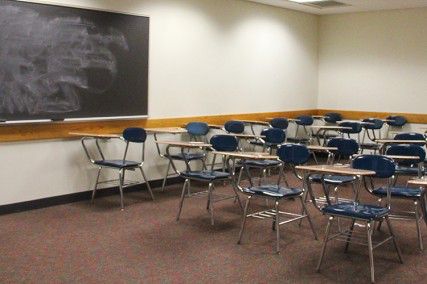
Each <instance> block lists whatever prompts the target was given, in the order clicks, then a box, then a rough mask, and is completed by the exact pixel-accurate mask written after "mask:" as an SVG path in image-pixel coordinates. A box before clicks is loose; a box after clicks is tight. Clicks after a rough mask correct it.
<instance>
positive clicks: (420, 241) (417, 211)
mask: <svg viewBox="0 0 427 284" xmlns="http://www.w3.org/2000/svg"><path fill="white" fill-rule="evenodd" d="M414 205H415V223H416V225H417V235H418V245H419V248H420V251H423V250H424V246H423V236H422V234H421V228H420V219H421V218H420V206H419V205H418V201H415V202H414Z"/></svg>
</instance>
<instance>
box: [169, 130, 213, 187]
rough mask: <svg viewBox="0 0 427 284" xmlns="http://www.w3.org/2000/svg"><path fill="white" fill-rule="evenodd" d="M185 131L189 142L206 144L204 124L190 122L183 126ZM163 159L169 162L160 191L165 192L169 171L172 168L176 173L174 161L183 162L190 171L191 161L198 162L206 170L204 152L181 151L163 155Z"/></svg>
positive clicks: (206, 132)
mask: <svg viewBox="0 0 427 284" xmlns="http://www.w3.org/2000/svg"><path fill="white" fill-rule="evenodd" d="M185 129H186V130H187V133H188V135H189V136H190V141H200V142H207V138H206V135H207V134H208V132H209V126H208V124H207V123H205V122H190V123H188V124H187V125H186V126H185ZM163 156H164V157H165V158H167V159H168V160H169V162H168V167H167V169H166V172H165V176H164V177H163V182H162V191H164V190H165V186H166V181H167V178H168V176H169V170H170V168H171V166H172V168H173V169H174V172H175V173H177V172H176V168H175V167H174V164H173V163H174V162H175V161H180V162H184V163H185V166H186V168H187V169H191V167H190V162H192V161H200V162H202V164H203V167H204V169H206V164H205V159H206V154H205V152H200V151H198V150H196V151H193V150H190V149H186V150H184V149H181V151H180V152H179V153H173V154H165V155H163Z"/></svg>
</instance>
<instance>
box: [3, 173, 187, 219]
mask: <svg viewBox="0 0 427 284" xmlns="http://www.w3.org/2000/svg"><path fill="white" fill-rule="evenodd" d="M162 182H163V179H158V180H152V181H150V186H151V188H153V189H155V188H160V187H161V186H162ZM182 182H183V179H182V178H181V177H179V176H176V177H170V178H168V179H167V185H172V184H177V183H182ZM146 189H147V186H146V185H145V184H140V185H136V186H132V187H128V188H126V192H135V191H140V190H146ZM118 190H119V188H118V187H117V186H114V187H108V188H103V189H98V190H97V191H96V197H105V196H110V195H116V194H118ZM91 196H92V191H83V192H77V193H71V194H65V195H60V196H53V197H47V198H42V199H36V200H31V201H25V202H18V203H13V204H6V205H1V206H0V215H5V214H11V213H18V212H23V211H29V210H34V209H40V208H46V207H50V206H56V205H62V204H68V203H73V202H79V201H84V200H90V198H91Z"/></svg>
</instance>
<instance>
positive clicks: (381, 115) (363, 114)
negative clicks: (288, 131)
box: [317, 109, 427, 124]
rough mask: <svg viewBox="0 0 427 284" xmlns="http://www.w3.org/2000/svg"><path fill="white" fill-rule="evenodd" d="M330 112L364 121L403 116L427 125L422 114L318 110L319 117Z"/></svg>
mask: <svg viewBox="0 0 427 284" xmlns="http://www.w3.org/2000/svg"><path fill="white" fill-rule="evenodd" d="M328 112H339V113H341V114H342V115H343V117H344V118H346V119H364V118H368V117H375V118H386V117H387V116H389V115H401V116H404V117H406V119H407V120H408V122H409V123H421V124H427V114H422V113H403V112H374V111H358V110H340V109H338V110H337V109H317V115H324V114H325V113H328Z"/></svg>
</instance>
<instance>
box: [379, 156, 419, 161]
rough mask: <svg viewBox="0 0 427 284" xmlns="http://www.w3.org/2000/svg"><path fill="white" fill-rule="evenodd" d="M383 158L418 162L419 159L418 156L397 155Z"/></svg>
mask: <svg viewBox="0 0 427 284" xmlns="http://www.w3.org/2000/svg"><path fill="white" fill-rule="evenodd" d="M384 156H385V157H387V158H390V159H393V160H419V159H420V157H418V156H399V155H384Z"/></svg>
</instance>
